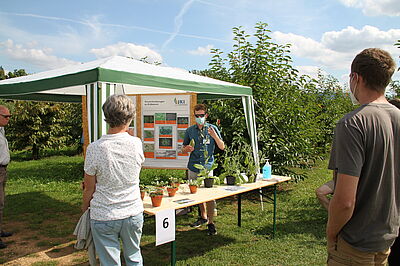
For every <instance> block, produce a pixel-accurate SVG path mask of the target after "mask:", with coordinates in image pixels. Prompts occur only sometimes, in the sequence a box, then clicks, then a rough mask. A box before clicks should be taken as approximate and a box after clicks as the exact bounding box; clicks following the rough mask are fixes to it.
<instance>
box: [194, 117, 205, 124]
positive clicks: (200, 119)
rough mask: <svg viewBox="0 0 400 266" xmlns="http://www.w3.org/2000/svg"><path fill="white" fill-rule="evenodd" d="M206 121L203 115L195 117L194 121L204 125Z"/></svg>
mask: <svg viewBox="0 0 400 266" xmlns="http://www.w3.org/2000/svg"><path fill="white" fill-rule="evenodd" d="M205 122H206V118H205V117H196V123H197V124H199V125H204V123H205Z"/></svg>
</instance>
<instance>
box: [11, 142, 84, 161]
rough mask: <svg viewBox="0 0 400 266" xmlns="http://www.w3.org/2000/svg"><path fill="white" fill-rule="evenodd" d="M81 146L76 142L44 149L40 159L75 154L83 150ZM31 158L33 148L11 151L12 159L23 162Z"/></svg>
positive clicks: (41, 151)
mask: <svg viewBox="0 0 400 266" xmlns="http://www.w3.org/2000/svg"><path fill="white" fill-rule="evenodd" d="M81 146H82V145H81V144H75V145H71V146H69V147H64V148H61V149H42V150H40V159H43V158H47V157H51V156H75V155H78V154H80V153H81V152H82V147H81ZM30 160H32V151H31V150H23V151H12V152H11V161H16V162H22V161H30Z"/></svg>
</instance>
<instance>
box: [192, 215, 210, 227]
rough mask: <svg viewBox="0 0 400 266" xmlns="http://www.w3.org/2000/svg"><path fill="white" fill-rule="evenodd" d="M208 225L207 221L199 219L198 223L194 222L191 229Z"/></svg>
mask: <svg viewBox="0 0 400 266" xmlns="http://www.w3.org/2000/svg"><path fill="white" fill-rule="evenodd" d="M206 223H207V219H203V218H201V217H200V218H199V219H197V221H196V222H194V223H192V224H191V225H190V226H191V227H200V226H202V225H203V224H206Z"/></svg>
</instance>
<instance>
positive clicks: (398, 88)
mask: <svg viewBox="0 0 400 266" xmlns="http://www.w3.org/2000/svg"><path fill="white" fill-rule="evenodd" d="M389 90H390V91H391V92H392V95H393V97H394V98H396V97H397V98H399V97H400V81H399V80H394V81H392V82H390V84H389Z"/></svg>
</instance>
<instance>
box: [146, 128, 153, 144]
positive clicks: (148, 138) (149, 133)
mask: <svg viewBox="0 0 400 266" xmlns="http://www.w3.org/2000/svg"><path fill="white" fill-rule="evenodd" d="M143 140H144V141H154V130H146V129H145V130H143Z"/></svg>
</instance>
